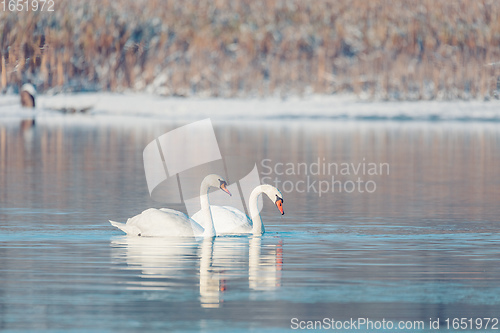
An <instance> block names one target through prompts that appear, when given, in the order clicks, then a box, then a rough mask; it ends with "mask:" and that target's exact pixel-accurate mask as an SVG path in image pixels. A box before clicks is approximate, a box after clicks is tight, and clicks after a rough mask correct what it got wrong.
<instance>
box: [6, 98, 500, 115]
mask: <svg viewBox="0 0 500 333" xmlns="http://www.w3.org/2000/svg"><path fill="white" fill-rule="evenodd" d="M18 100H19V98H18V96H12V95H10V96H0V121H6V120H8V119H23V118H26V117H35V118H54V119H56V118H61V117H65V118H66V119H67V118H69V117H73V119H74V120H76V119H78V120H79V121H80V120H81V121H84V122H87V121H96V120H98V119H100V120H104V119H114V120H116V119H117V118H116V117H121V118H135V119H143V120H148V119H161V120H175V121H192V120H198V119H203V118H207V117H210V118H212V119H214V120H222V121H241V120H256V121H258V120H271V119H275V120H393V121H412V120H417V121H493V122H497V121H500V101H497V100H493V101H419V102H360V101H359V100H358V99H357V98H356V97H354V96H314V95H313V96H309V97H304V98H299V97H293V98H288V99H285V100H283V99H280V98H265V99H258V98H248V99H246V98H242V99H224V98H180V97H159V96H155V95H147V94H111V93H88V94H75V95H65V94H61V95H54V96H48V95H41V96H38V98H37V108H36V109H34V110H31V109H23V108H21V107H20V105H19V101H18ZM89 107H90V110H89V111H88V112H86V113H85V114H78V115H73V114H62V113H61V112H59V111H57V110H62V109H66V110H67V109H77V110H78V109H86V108H89Z"/></svg>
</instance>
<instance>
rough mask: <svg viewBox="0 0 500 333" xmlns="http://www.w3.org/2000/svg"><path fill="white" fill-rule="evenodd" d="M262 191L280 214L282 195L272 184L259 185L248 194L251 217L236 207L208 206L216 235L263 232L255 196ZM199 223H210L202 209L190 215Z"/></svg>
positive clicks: (256, 233) (257, 233) (281, 210)
mask: <svg viewBox="0 0 500 333" xmlns="http://www.w3.org/2000/svg"><path fill="white" fill-rule="evenodd" d="M262 193H264V194H266V195H267V196H268V197H269V199H271V201H272V202H274V204H275V205H276V207H278V209H279V211H280V213H281V215H283V214H285V213H284V212H283V195H282V194H281V192H280V191H279V190H278V189H277V188H276V187H274V186H271V185H259V186H257V187H256V188H255V189H254V190H253V191H252V193H251V194H250V200H249V203H248V206H249V207H248V209H249V213H250V216H251V219H250V218H249V217H248V216H247V215H245V213H243V212H241V211H239V210H238V209H236V208H233V207H229V206H210V210H211V211H212V217H213V225H214V227H215V232H216V234H217V235H238V234H254V235H262V234H263V233H264V232H265V229H264V224H263V223H262V218H261V217H260V213H259V207H258V205H257V198H258V197H259V195H261V194H262ZM191 218H192V219H193V220H195V221H196V222H198V223H199V224H200V225H202V226H205V225H210V223H211V222H210V220H208V219H207V218H206V213H204V212H203V209H202V210H200V211H199V212H197V213H196V214H194V215H193V216H192V217H191ZM207 221H208V222H207Z"/></svg>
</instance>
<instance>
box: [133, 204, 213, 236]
mask: <svg viewBox="0 0 500 333" xmlns="http://www.w3.org/2000/svg"><path fill="white" fill-rule="evenodd" d="M127 225H130V226H134V227H136V228H137V229H138V230H140V235H141V236H150V237H151V236H156V237H170V236H172V237H178V236H197V235H200V234H202V233H203V228H202V227H201V226H200V225H198V224H197V223H196V222H194V221H193V220H191V219H190V218H189V217H188V216H187V215H186V214H184V213H182V212H179V211H176V210H173V209H168V208H162V209H161V210H160V209H155V208H150V209H147V210H145V211H143V212H142V213H141V214H139V215H137V216H134V217H132V218H130V219H129V220H128V221H127Z"/></svg>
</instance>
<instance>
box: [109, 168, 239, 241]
mask: <svg viewBox="0 0 500 333" xmlns="http://www.w3.org/2000/svg"><path fill="white" fill-rule="evenodd" d="M226 185H227V183H226V181H225V180H224V178H222V177H221V176H219V175H215V174H211V175H208V176H206V177H205V178H204V179H203V181H202V182H201V186H200V203H201V211H200V212H201V213H202V214H203V216H204V218H205V219H206V221H208V223H207V224H206V225H205V227H202V226H201V225H199V224H198V223H196V221H194V220H193V219H191V218H189V217H188V216H187V215H186V214H184V213H182V212H179V211H177V210H173V209H169V208H161V209H156V208H149V209H146V210H145V211H143V212H142V213H141V214H139V215H136V216H134V217H132V218H130V219H128V220H127V223H119V222H114V221H109V222H110V223H111V224H112V225H113V226H115V227H117V228H118V229H120V230H122V231H124V232H125V233H126V234H127V235H134V236H149V237H152V236H157V237H168V236H174V237H177V236H198V237H214V236H215V235H216V233H215V232H216V231H215V228H214V225H213V219H212V214H211V212H210V203H209V201H208V191H209V189H210V188H211V187H215V188H220V189H221V190H223V191H224V192H226V193H227V194H229V195H231V193H230V192H229V191H228V189H227V188H226Z"/></svg>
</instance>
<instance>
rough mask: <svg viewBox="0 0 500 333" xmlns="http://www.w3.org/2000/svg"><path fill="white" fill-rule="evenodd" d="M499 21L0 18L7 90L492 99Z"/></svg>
mask: <svg viewBox="0 0 500 333" xmlns="http://www.w3.org/2000/svg"><path fill="white" fill-rule="evenodd" d="M499 16H500V3H498V2H487V1H470V2H466V1H452V2H450V1H445V0H440V1H411V0H406V1H397V2H392V1H385V0H384V1H362V0H355V1H350V0H341V1H326V0H325V1H309V2H303V1H285V2H283V1H248V0H240V1H227V0H219V1H202V2H197V1H132V0H126V1H121V2H112V1H109V0H105V1H100V2H95V1H92V2H90V3H89V2H71V1H69V0H62V1H60V2H58V3H57V8H56V11H55V12H51V13H36V14H35V13H31V12H22V13H6V12H0V20H1V22H2V23H1V26H0V43H1V45H0V54H1V67H0V71H1V75H0V84H1V87H0V88H4V87H6V86H7V85H9V84H11V85H16V84H20V83H21V82H23V81H26V80H32V81H34V83H36V84H37V85H38V89H39V90H40V91H45V90H47V89H50V88H54V87H57V89H71V90H82V89H104V90H112V91H116V90H124V89H132V90H137V91H143V90H145V91H149V92H154V93H158V94H164V95H182V96H186V95H193V94H194V95H211V96H239V95H242V94H251V95H267V94H281V95H287V94H303V93H305V92H309V91H314V92H318V93H335V92H354V93H356V94H358V95H359V96H360V97H366V98H387V99H435V98H438V99H446V98H463V99H469V98H477V97H480V98H483V97H488V96H492V95H494V92H495V89H496V88H495V84H496V80H497V77H498V76H500V65H499V63H498V62H499V61H500V51H499V50H500V48H499V46H500V35H499V34H498V33H497V32H498V31H500V20H498V17H499Z"/></svg>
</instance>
